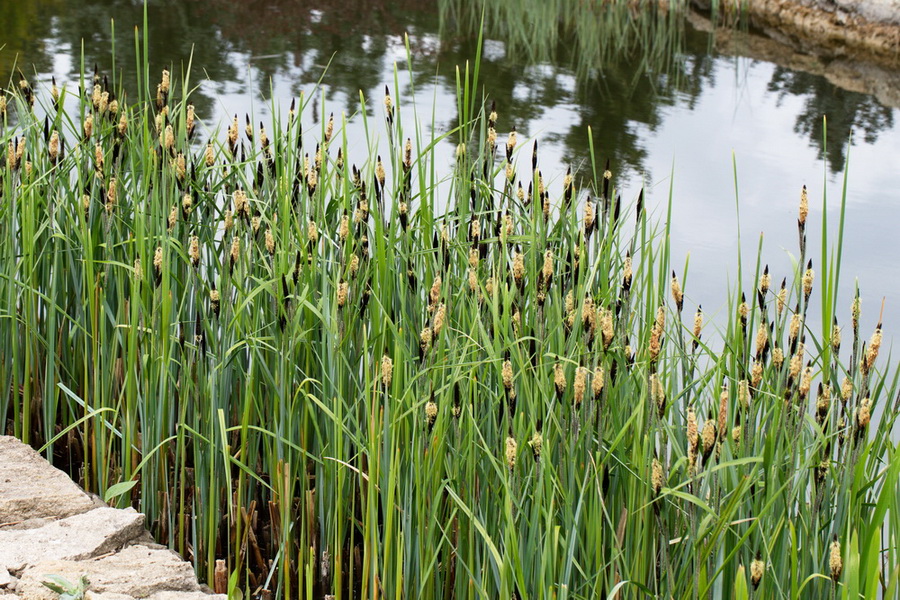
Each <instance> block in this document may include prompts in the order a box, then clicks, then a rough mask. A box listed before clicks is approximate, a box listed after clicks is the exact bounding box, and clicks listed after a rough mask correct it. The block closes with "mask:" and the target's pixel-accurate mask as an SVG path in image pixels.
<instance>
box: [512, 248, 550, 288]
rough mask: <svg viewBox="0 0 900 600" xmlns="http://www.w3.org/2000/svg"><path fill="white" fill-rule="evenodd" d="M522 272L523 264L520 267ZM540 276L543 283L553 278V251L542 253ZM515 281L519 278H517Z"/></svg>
mask: <svg viewBox="0 0 900 600" xmlns="http://www.w3.org/2000/svg"><path fill="white" fill-rule="evenodd" d="M517 256H521V255H517ZM522 270H523V271H524V270H525V266H524V264H523V266H522ZM541 274H542V275H543V276H544V281H549V280H550V278H551V277H553V250H547V251H546V252H544V266H543V268H542V269H541ZM517 279H519V278H518V277H517Z"/></svg>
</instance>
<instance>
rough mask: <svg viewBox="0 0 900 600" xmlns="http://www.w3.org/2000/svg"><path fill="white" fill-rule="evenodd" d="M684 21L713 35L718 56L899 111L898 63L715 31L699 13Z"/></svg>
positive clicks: (721, 29) (777, 40) (899, 85)
mask: <svg viewBox="0 0 900 600" xmlns="http://www.w3.org/2000/svg"><path fill="white" fill-rule="evenodd" d="M688 21H689V23H690V24H691V26H692V27H694V28H695V29H697V30H699V31H705V32H710V33H712V34H714V35H715V48H716V51H717V52H719V53H721V54H724V55H728V56H742V57H746V58H752V59H756V60H764V61H766V62H771V63H773V64H775V65H778V66H780V67H785V68H788V69H791V70H793V71H800V72H803V73H810V74H812V75H820V76H822V77H824V78H825V79H827V80H828V81H829V82H830V83H831V84H833V85H835V86H837V87H839V88H841V89H844V90H848V91H851V92H860V93H863V94H870V95H872V96H874V97H875V98H876V99H877V100H878V102H880V103H881V104H882V105H884V106H889V107H892V108H900V68H898V67H900V62H898V63H895V64H894V65H893V66H891V65H890V64H886V63H884V62H873V61H870V60H865V59H862V58H855V57H852V56H829V55H827V54H823V53H821V52H819V53H816V52H811V51H809V50H806V49H798V48H797V47H796V45H794V44H788V43H785V42H783V41H780V40H779V39H775V38H771V37H767V36H764V35H760V34H758V33H748V32H745V31H739V30H735V29H732V28H729V27H715V26H713V24H712V22H711V21H710V20H709V18H708V17H707V16H705V15H702V14H699V13H692V14H690V15H688Z"/></svg>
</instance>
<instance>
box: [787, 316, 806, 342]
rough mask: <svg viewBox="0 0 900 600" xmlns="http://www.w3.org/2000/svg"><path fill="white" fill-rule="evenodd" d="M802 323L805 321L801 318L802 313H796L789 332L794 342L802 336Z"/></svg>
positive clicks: (792, 317)
mask: <svg viewBox="0 0 900 600" xmlns="http://www.w3.org/2000/svg"><path fill="white" fill-rule="evenodd" d="M802 323H803V320H802V318H801V316H800V313H794V314H793V315H791V325H790V328H789V330H788V332H789V335H790V338H791V339H792V340H796V339H797V336H798V335H800V327H801V325H802Z"/></svg>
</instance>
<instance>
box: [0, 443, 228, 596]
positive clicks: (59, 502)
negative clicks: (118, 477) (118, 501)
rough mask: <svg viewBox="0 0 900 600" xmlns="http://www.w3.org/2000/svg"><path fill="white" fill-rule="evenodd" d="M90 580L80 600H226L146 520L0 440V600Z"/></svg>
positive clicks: (20, 446)
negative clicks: (56, 582) (58, 580)
mask: <svg viewBox="0 0 900 600" xmlns="http://www.w3.org/2000/svg"><path fill="white" fill-rule="evenodd" d="M54 576H56V577H62V578H64V579H66V580H67V581H68V582H70V583H72V584H77V583H78V582H79V581H80V580H81V578H82V577H85V578H86V579H87V581H88V585H87V591H86V593H85V594H84V598H85V600H133V599H136V598H149V599H151V600H226V596H225V595H223V594H211V593H210V592H209V590H207V589H205V588H204V587H201V586H200V584H198V583H197V578H196V576H195V574H194V570H193V568H192V567H191V565H190V564H189V563H187V562H185V561H183V560H182V559H181V557H179V556H178V555H177V554H175V553H174V552H172V551H170V550H168V549H167V548H165V547H164V546H161V545H159V544H156V543H154V541H153V539H152V537H151V536H150V534H149V533H148V532H147V531H146V529H145V528H144V515H142V514H140V513H138V512H136V511H134V510H133V509H130V508H129V509H125V510H120V509H115V508H110V507H108V506H106V504H104V503H103V502H102V501H101V500H100V499H99V498H92V497H91V496H89V495H88V494H86V493H85V492H84V491H83V490H81V489H80V488H79V487H78V486H77V485H76V484H75V483H73V482H72V480H71V479H69V477H68V476H67V475H66V474H65V473H63V472H62V471H60V470H58V469H55V468H54V467H53V466H51V465H50V464H49V463H48V462H47V461H46V460H44V459H43V458H42V457H41V456H40V455H39V454H38V453H37V452H35V451H34V450H33V449H31V447H29V446H27V445H25V444H23V443H21V442H20V441H18V440H17V439H16V438H12V437H7V436H0V600H13V599H16V598H22V599H24V600H57V598H59V596H58V594H57V593H56V592H53V591H51V590H50V588H48V587H47V586H45V585H44V582H46V581H52V579H51V577H54Z"/></svg>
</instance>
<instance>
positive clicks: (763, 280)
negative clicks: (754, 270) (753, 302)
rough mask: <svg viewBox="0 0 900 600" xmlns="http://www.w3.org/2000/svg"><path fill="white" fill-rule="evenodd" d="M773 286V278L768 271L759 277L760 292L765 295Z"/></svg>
mask: <svg viewBox="0 0 900 600" xmlns="http://www.w3.org/2000/svg"><path fill="white" fill-rule="evenodd" d="M771 285H772V277H771V276H770V275H769V272H768V271H766V272H765V273H763V274H762V275H760V276H759V291H761V292H762V293H763V295H765V293H766V292H768V291H769V287H770V286H771Z"/></svg>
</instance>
